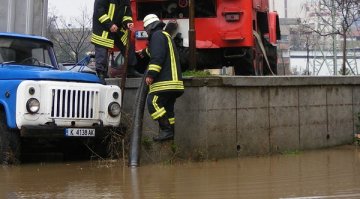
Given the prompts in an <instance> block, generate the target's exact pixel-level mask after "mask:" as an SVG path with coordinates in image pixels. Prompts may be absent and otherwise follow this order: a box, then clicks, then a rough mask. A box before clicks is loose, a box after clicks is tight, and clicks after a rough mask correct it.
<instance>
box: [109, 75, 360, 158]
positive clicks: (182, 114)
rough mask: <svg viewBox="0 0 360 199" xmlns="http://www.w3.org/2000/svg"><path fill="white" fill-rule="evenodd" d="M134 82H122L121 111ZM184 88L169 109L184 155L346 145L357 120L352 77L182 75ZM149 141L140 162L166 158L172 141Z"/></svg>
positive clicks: (358, 90) (128, 107) (357, 92)
mask: <svg viewBox="0 0 360 199" xmlns="http://www.w3.org/2000/svg"><path fill="white" fill-rule="evenodd" d="M109 81H110V82H112V83H113V84H117V83H118V82H120V80H118V79H110V80H109ZM139 84H140V79H128V80H127V85H126V91H125V96H124V106H125V111H126V112H127V113H129V114H132V108H133V102H134V99H135V93H136V89H137V87H138V86H139ZM185 87H186V91H185V93H184V95H183V96H182V97H180V98H179V99H178V101H177V103H176V107H175V110H176V114H177V115H176V119H177V120H176V135H175V144H176V145H175V146H176V147H178V149H179V153H180V154H179V155H180V156H182V157H184V158H191V159H198V158H205V159H217V158H229V157H237V156H242V155H263V154H269V153H274V152H283V151H288V150H291V151H292V150H306V149H317V148H324V147H331V146H335V145H341V144H347V143H351V142H352V141H353V137H354V133H355V132H356V130H357V128H356V126H357V124H358V123H359V121H358V119H357V114H358V113H359V112H360V106H359V105H360V77H293V76H292V77H215V78H197V79H196V78H188V79H185ZM157 132H158V127H157V124H156V123H155V122H154V121H152V120H151V119H150V117H149V113H148V112H147V110H146V112H145V117H144V131H143V139H145V141H149V140H151V138H152V136H153V135H155V134H156V133H157ZM153 146H154V147H150V148H148V149H147V150H143V153H142V157H141V158H142V160H143V161H145V162H146V161H147V160H151V161H153V162H157V161H163V160H164V159H165V158H168V156H169V153H167V152H166V151H169V150H167V149H168V148H171V147H172V146H170V145H166V144H165V145H164V144H163V145H158V144H154V145H153ZM164 147H165V150H163V148H164ZM166 147H167V148H166Z"/></svg>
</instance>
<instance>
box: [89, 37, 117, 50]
mask: <svg viewBox="0 0 360 199" xmlns="http://www.w3.org/2000/svg"><path fill="white" fill-rule="evenodd" d="M91 42H92V43H94V44H98V45H100V46H104V47H108V48H113V47H114V45H113V44H108V43H104V42H102V41H99V40H97V39H95V38H94V37H92V38H91Z"/></svg>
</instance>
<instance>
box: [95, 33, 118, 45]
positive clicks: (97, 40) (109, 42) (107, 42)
mask: <svg viewBox="0 0 360 199" xmlns="http://www.w3.org/2000/svg"><path fill="white" fill-rule="evenodd" d="M103 34H104V33H103ZM91 42H93V43H95V44H98V45H101V46H105V47H109V48H113V47H114V41H113V40H111V39H107V38H103V37H100V36H98V35H95V34H94V33H93V34H92V35H91Z"/></svg>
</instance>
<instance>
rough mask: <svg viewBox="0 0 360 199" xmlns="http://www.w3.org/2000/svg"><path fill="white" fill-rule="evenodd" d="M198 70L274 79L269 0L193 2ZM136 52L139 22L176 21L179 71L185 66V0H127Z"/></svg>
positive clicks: (273, 18) (142, 37)
mask: <svg viewBox="0 0 360 199" xmlns="http://www.w3.org/2000/svg"><path fill="white" fill-rule="evenodd" d="M194 2H195V32H196V33H195V37H196V57H197V62H196V63H197V64H196V65H197V69H205V68H222V67H223V66H233V67H234V70H235V74H236V75H269V74H276V71H277V70H276V69H277V65H276V63H277V53H276V41H277V40H278V39H280V29H279V19H278V15H277V13H276V12H269V6H268V5H269V2H268V0H194ZM131 8H132V12H133V20H134V24H135V38H134V39H135V48H136V50H140V49H143V48H145V47H146V43H147V34H146V32H145V31H144V30H143V22H142V20H143V18H144V17H145V16H146V15H147V14H150V13H153V14H156V15H157V16H158V17H159V18H160V19H161V20H163V21H164V22H165V23H168V22H169V21H171V22H173V23H174V21H176V23H177V30H176V32H175V33H174V34H173V38H174V41H175V43H176V46H177V48H178V51H179V54H180V58H181V65H182V68H183V70H186V69H187V68H188V66H189V0H131Z"/></svg>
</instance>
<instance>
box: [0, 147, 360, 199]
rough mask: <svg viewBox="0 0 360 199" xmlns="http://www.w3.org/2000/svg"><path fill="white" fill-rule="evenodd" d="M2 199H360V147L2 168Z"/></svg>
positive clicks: (0, 170) (0, 174)
mask: <svg viewBox="0 0 360 199" xmlns="http://www.w3.org/2000/svg"><path fill="white" fill-rule="evenodd" d="M0 198H125V199H128V198H129V199H131V198H134V199H140V198H164V199H168V198H186V199H188V198H197V199H211V198H244V199H251V198H360V150H359V149H358V148H356V147H353V146H345V147H339V148H334V149H327V150H316V151H306V152H301V153H300V154H294V155H291V154H288V155H275V156H269V157H240V158H238V159H231V160H219V161H212V162H201V163H184V164H177V165H164V164H159V165H144V166H141V167H140V168H128V167H123V166H122V165H121V164H116V165H115V166H111V167H109V166H106V165H104V164H98V163H96V162H81V163H73V162H72V163H41V164H40V163H38V164H27V165H21V166H15V167H0Z"/></svg>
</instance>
